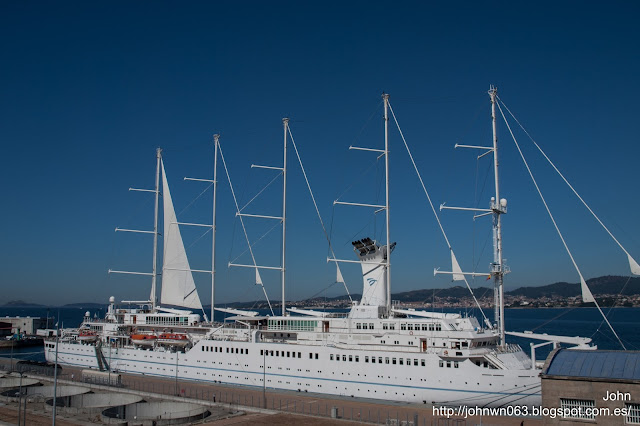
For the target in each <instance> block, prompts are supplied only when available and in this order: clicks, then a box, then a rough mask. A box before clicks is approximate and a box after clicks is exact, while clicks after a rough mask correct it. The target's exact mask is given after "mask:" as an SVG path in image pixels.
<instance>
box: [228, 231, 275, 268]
mask: <svg viewBox="0 0 640 426" xmlns="http://www.w3.org/2000/svg"><path fill="white" fill-rule="evenodd" d="M278 226H280V222H277V223H276V224H275V225H273V226H272V227H271V229H269V230H268V231H267V232H265V233H264V234H263V235H262V236H261V237H260V238H258V239H257V240H256V241H254V242H253V244H251V247H254V246H255V245H256V244H258V243H259V242H260V240H262V239H263V238H264V237H266V236H267V235H268V234H269V233H270V232H271V231H273V230H274V229H275V228H276V227H278ZM247 251H249V249H248V248H246V249H245V250H244V251H243V252H242V253H240V254H239V255H238V256H237V257H236V258H235V259H233V260H231V263H234V262H235V261H236V260H238V259H240V257H242V255H243V254H245V253H246V252H247Z"/></svg>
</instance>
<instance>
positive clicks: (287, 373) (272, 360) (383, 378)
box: [45, 340, 541, 406]
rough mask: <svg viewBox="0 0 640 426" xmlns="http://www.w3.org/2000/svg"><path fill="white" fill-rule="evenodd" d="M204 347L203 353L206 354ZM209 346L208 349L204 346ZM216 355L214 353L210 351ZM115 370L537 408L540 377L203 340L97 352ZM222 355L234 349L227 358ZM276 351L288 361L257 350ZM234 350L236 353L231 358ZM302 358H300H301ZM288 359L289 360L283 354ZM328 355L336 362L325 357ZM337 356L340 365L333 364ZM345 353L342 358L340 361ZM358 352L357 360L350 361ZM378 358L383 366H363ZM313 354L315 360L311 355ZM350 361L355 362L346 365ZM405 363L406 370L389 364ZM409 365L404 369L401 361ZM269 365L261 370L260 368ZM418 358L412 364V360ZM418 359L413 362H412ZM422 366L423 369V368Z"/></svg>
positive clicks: (62, 358) (429, 358) (89, 354)
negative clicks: (185, 347)
mask: <svg viewBox="0 0 640 426" xmlns="http://www.w3.org/2000/svg"><path fill="white" fill-rule="evenodd" d="M203 347H204V348H205V350H203ZM207 347H209V348H211V350H210V351H206V348H207ZM216 347H217V348H219V352H212V351H213V350H214V348H216ZM101 350H102V353H103V355H104V359H105V360H106V361H107V363H108V364H109V365H110V366H111V369H112V371H117V372H121V373H133V374H142V375H149V376H157V377H166V378H171V379H175V378H176V356H178V360H177V365H178V369H179V372H178V377H179V379H180V380H193V381H199V382H220V383H225V384H233V385H240V386H250V387H257V388H262V386H263V378H266V387H267V388H269V389H283V390H294V391H303V392H314V393H319V394H330V395H344V396H352V397H359V398H373V399H382V400H387V401H388V400H393V401H401V402H407V403H436V404H448V405H459V404H466V405H471V406H476V405H477V406H503V405H513V404H517V405H529V406H531V405H538V404H540V402H541V397H540V378H539V377H538V371H537V370H495V369H488V368H484V367H481V366H477V365H476V364H474V363H473V362H471V361H470V360H468V359H466V360H461V361H460V362H459V363H458V367H457V368H454V366H453V365H454V364H453V362H451V367H449V368H447V367H446V363H445V366H443V367H440V366H439V363H440V361H441V360H442V358H441V357H440V356H438V355H436V354H433V353H418V352H416V353H404V352H395V351H375V352H374V351H365V350H344V349H338V348H336V347H329V346H314V345H309V346H305V345H300V344H295V345H292V344H283V343H249V342H229V341H217V340H203V341H200V342H199V343H198V344H196V345H195V346H194V347H193V348H192V349H191V350H189V351H188V352H186V353H181V352H178V353H177V354H176V353H172V352H168V351H163V350H157V349H156V350H145V349H141V348H137V349H136V348H112V349H110V348H109V347H108V346H107V347H102V349H101ZM227 350H230V351H232V353H228V352H227ZM261 350H262V351H264V350H267V351H274V352H273V353H274V354H275V353H276V351H278V353H279V354H282V353H283V352H284V354H285V356H282V355H279V356H266V355H262V356H261V355H260V352H261ZM236 351H237V353H236ZM298 353H300V357H298ZM45 354H46V358H47V361H49V362H54V361H55V342H47V345H45ZM287 354H288V355H289V356H287ZM330 355H333V356H334V360H330ZM336 355H339V356H340V361H336V360H335V358H336ZM343 355H344V356H345V358H346V361H343V360H342V358H343ZM356 355H357V356H358V362H355V358H356ZM372 355H375V356H376V358H379V357H381V358H382V359H383V360H384V359H385V358H389V360H390V361H389V364H386V363H384V362H383V363H382V364H380V363H378V362H377V363H375V364H372V363H370V362H369V363H365V362H364V360H365V356H372ZM316 356H317V358H316ZM349 357H351V359H352V361H349ZM399 357H402V358H403V365H400V364H399V361H397V360H396V362H397V363H396V364H395V365H393V364H392V360H394V359H398V358H399ZM407 358H408V359H410V360H411V365H407V363H406V359H407ZM263 359H264V361H266V368H264V367H263V366H264V365H265V363H263ZM414 360H415V361H414ZM58 362H59V363H60V364H62V365H72V366H77V367H82V368H98V360H97V358H96V351H95V346H93V345H83V344H77V343H63V342H61V343H60V347H59V351H58ZM415 362H417V364H418V365H414V363H415ZM423 364H424V365H423Z"/></svg>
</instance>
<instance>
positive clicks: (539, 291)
mask: <svg viewBox="0 0 640 426" xmlns="http://www.w3.org/2000/svg"><path fill="white" fill-rule="evenodd" d="M587 284H588V285H589V288H590V289H591V292H592V293H593V294H594V295H605V294H608V295H622V296H632V295H640V277H621V276H615V275H607V276H604V277H598V278H591V279H589V280H587ZM473 291H474V293H475V295H476V297H478V298H483V297H485V296H486V297H493V289H492V288H490V287H476V288H474V289H473ZM505 294H506V295H507V296H516V297H517V296H521V297H526V298H528V299H540V298H543V297H548V298H552V297H563V298H568V297H576V296H579V295H580V283H566V282H557V283H553V284H548V285H544V286H539V287H520V288H518V289H516V290H511V291H507V292H505ZM434 296H435V297H437V298H438V299H441V298H450V299H461V298H465V297H469V290H467V288H466V287H461V286H454V287H448V288H437V289H422V290H412V291H405V292H401V293H394V294H392V295H391V298H392V299H393V300H399V301H401V302H430V301H431V300H432V299H433V298H434ZM351 297H352V298H353V300H360V298H361V297H362V295H361V294H358V293H354V294H352V295H351ZM346 300H348V297H347V295H342V296H336V297H315V298H312V299H306V300H302V301H298V302H292V304H294V305H297V306H301V305H315V304H318V303H327V302H340V301H346ZM271 302H272V304H274V305H275V304H279V301H275V300H272V301H271ZM3 306H4V307H34V308H35V307H46V305H39V304H35V303H28V302H24V301H22V300H14V301H11V302H8V303H6V304H5V305H3ZM105 306H106V305H105V304H103V303H70V304H67V305H64V306H61V307H63V308H78V309H95V308H104V307H105ZM217 306H226V307H235V308H253V309H259V308H264V307H266V301H264V300H259V301H252V302H233V303H225V304H220V305H217ZM205 308H206V309H210V306H205Z"/></svg>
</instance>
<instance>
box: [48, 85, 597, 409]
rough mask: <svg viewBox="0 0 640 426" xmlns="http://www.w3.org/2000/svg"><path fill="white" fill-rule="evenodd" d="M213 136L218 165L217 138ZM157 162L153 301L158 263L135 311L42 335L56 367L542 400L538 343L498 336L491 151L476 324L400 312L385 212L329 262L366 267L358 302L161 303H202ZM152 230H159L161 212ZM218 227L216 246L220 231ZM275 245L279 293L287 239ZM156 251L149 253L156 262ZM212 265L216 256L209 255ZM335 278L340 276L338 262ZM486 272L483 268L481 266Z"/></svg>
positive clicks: (419, 398) (380, 395)
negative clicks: (267, 311)
mask: <svg viewBox="0 0 640 426" xmlns="http://www.w3.org/2000/svg"><path fill="white" fill-rule="evenodd" d="M489 93H490V95H491V102H492V112H493V120H494V141H493V142H494V145H493V147H490V149H492V150H493V152H494V153H495V152H497V139H496V138H495V116H496V114H495V103H496V102H495V101H496V93H495V91H494V90H493V89H492V90H491V91H490V92H489ZM383 98H384V107H385V116H384V117H385V132H386V131H387V126H388V123H389V115H388V110H389V98H388V95H385V96H383ZM394 118H395V117H394ZM284 129H285V137H284V140H285V166H284V167H283V168H279V170H280V171H281V172H282V173H283V174H284V175H285V179H284V182H285V184H284V191H285V194H286V144H287V134H289V135H290V134H291V133H290V131H289V129H288V121H287V120H286V119H285V120H284ZM215 143H216V144H215V147H216V164H217V156H218V149H219V141H218V139H217V137H216V138H215ZM356 149H357V148H356ZM360 149H362V150H368V151H376V152H378V153H379V154H380V157H381V158H382V157H384V159H385V165H386V166H387V170H388V155H387V154H388V152H389V150H388V138H387V137H386V133H385V147H384V149H380V150H374V149H368V148H360ZM222 159H223V160H224V157H222ZM157 160H158V161H157V163H158V166H157V178H156V188H155V191H152V192H155V194H156V211H157V207H158V204H157V203H158V201H157V200H158V195H159V193H160V185H159V176H160V175H162V182H163V187H162V193H163V204H164V233H163V236H164V243H163V244H164V253H165V255H164V258H165V259H170V260H171V261H170V262H169V261H164V263H165V264H164V265H163V268H162V277H163V279H162V281H163V282H162V296H161V300H160V304H157V303H156V296H155V292H156V289H155V284H156V283H155V277H156V275H157V273H156V271H155V270H154V271H153V272H152V273H150V274H148V275H151V276H152V291H151V296H150V299H149V301H144V302H138V303H139V304H140V307H139V308H136V309H131V308H119V307H117V306H116V304H115V299H114V298H113V297H112V298H111V299H110V305H109V309H108V312H107V315H106V317H105V318H104V319H101V320H92V319H91V316H90V315H89V313H87V316H86V318H85V321H84V322H83V324H82V325H81V327H80V328H79V329H75V330H63V332H62V334H61V337H60V338H59V339H57V340H56V339H50V340H48V341H46V342H45V354H46V358H47V360H48V361H49V362H55V361H56V360H57V362H58V363H60V364H62V365H72V366H77V367H82V368H94V369H99V370H111V371H114V372H123V373H134V374H142V375H148V376H157V377H166V378H171V379H175V378H178V379H179V380H192V381H197V382H211V383H224V384H232V385H239V386H249V387H257V388H263V387H265V388H268V389H286V390H293V391H300V392H312V393H318V394H330V395H344V396H350V397H357V398H372V399H380V400H385V401H389V400H392V401H401V402H407V403H425V404H442V405H460V404H467V405H473V406H491V407H495V406H505V405H516V404H517V405H537V404H540V402H541V396H540V392H541V382H540V377H539V373H540V369H539V367H540V366H539V365H536V362H535V352H534V349H535V346H533V345H532V355H533V358H534V359H533V360H532V357H530V356H529V355H528V354H526V353H525V352H524V351H523V350H522V349H521V347H520V346H518V345H512V344H507V343H506V341H505V334H510V333H506V332H505V328H504V311H503V307H504V302H503V299H502V278H503V275H504V274H505V273H506V272H508V269H507V268H506V267H505V266H504V265H503V260H502V245H501V244H502V238H501V230H500V217H501V215H502V214H504V213H506V201H503V200H502V199H501V198H500V197H499V194H498V188H499V186H498V176H497V160H496V197H495V198H492V202H491V206H490V208H489V209H487V210H484V212H486V214H491V215H493V216H494V220H493V226H494V235H495V236H496V237H495V238H494V242H495V244H496V247H495V250H494V253H495V257H494V262H493V263H492V265H491V271H490V274H491V275H490V276H491V277H492V278H493V279H494V283H495V299H496V301H497V305H496V306H497V307H496V322H495V323H494V324H492V323H490V322H489V321H482V322H480V321H478V320H477V319H476V318H475V317H471V316H462V315H460V314H450V313H439V312H426V311H418V310H413V309H403V308H401V307H399V306H396V305H394V304H392V301H391V296H390V295H391V289H390V276H391V275H390V268H391V261H390V257H391V254H392V252H393V248H394V246H395V243H393V244H389V241H390V240H389V233H388V230H389V226H388V225H389V224H388V214H387V228H386V229H387V238H386V241H387V242H386V244H381V243H378V242H376V241H373V240H372V239H369V238H364V239H361V240H358V241H355V242H353V248H354V252H355V258H354V259H352V260H344V261H340V260H337V259H335V258H332V259H329V260H331V261H335V262H336V264H337V263H338V262H356V263H360V265H361V268H362V288H363V290H362V299H361V300H360V301H359V302H354V303H353V304H352V307H351V309H350V310H349V312H347V313H344V314H335V313H333V314H332V313H326V312H320V311H314V310H305V309H297V308H290V309H285V304H284V297H283V303H282V305H283V312H282V314H281V315H280V316H275V315H272V316H261V315H260V314H259V313H258V312H250V311H242V310H233V309H224V311H226V312H228V313H231V314H233V315H234V316H232V317H230V318H227V320H226V321H225V322H224V323H223V324H213V323H210V322H208V321H204V322H203V321H201V320H200V315H199V314H196V313H192V311H191V310H178V309H169V308H164V307H162V305H165V306H168V305H172V306H183V307H185V308H187V309H192V310H197V309H202V305H201V303H200V299H199V296H198V293H197V291H196V289H195V285H194V283H193V278H192V276H191V272H192V270H191V269H190V267H189V264H188V261H187V259H186V254H185V252H184V246H183V243H182V240H181V238H180V232H179V230H178V222H177V221H176V219H175V212H174V210H173V206H172V205H171V197H170V195H169V187H168V183H167V178H166V175H165V173H164V165H163V164H162V160H161V155H160V150H158V155H157ZM216 167H217V166H216ZM225 168H226V165H225ZM387 177H388V176H387ZM216 180H217V178H216V177H215V172H214V179H213V181H211V182H212V183H213V188H214V206H215V189H216V186H217V181H216ZM425 192H426V190H425ZM388 200H389V197H388V179H387V197H386V204H385V205H380V206H375V205H364V206H369V207H374V208H377V209H380V210H385V211H387V212H388V210H389V204H388ZM496 200H500V201H496ZM344 204H355V203H344ZM434 212H435V210H434ZM285 214H286V204H285V205H284V207H283V214H282V217H281V218H278V219H280V220H281V221H282V223H283V232H284V223H285ZM239 215H240V214H239ZM186 225H189V224H186ZM209 226H211V225H209ZM213 230H214V231H215V207H214V218H213ZM443 232H444V231H443ZM153 233H154V234H155V235H154V238H157V235H158V230H157V214H156V226H155V229H154V231H153ZM213 235H214V247H215V232H214V233H213ZM445 238H446V237H445ZM447 242H448V240H447ZM283 245H284V239H283ZM389 247H391V249H389ZM449 249H451V246H449ZM282 252H283V259H282V264H281V272H282V276H283V295H284V253H285V250H284V247H283V251H282ZM167 253H170V255H167ZM214 253H215V251H214ZM155 256H156V254H155V253H154V265H155ZM214 256H215V254H214ZM451 256H452V267H453V269H452V272H449V274H451V275H452V276H453V278H454V279H464V276H465V275H469V274H465V273H464V272H462V271H461V269H460V267H459V265H458V262H457V260H456V259H455V256H454V255H453V250H451ZM212 264H215V258H214V259H212ZM249 266H251V265H249ZM253 267H254V268H255V270H256V283H258V284H260V281H261V280H260V277H259V270H260V268H261V267H260V266H257V265H255V264H254V265H253ZM154 269H155V268H154ZM213 269H214V268H213V267H212V271H208V272H210V273H211V274H212V287H213V277H214V276H215V271H214V270H213ZM272 269H273V268H272ZM111 272H124V271H111ZM199 272H206V271H199ZM438 272H439V271H438ZM338 275H339V276H340V275H341V274H340V272H339V269H338ZM475 275H481V274H475ZM482 275H484V276H487V275H488V273H484V274H482ZM587 291H588V289H587ZM212 294H213V288H212ZM212 302H213V296H212ZM131 303H132V302H129V304H131ZM212 306H213V304H212ZM221 310H222V309H221ZM212 318H213V315H212ZM512 334H516V335H524V333H512ZM526 335H527V336H528V337H533V338H538V339H540V340H545V341H547V342H550V343H553V344H559V343H569V344H573V345H577V346H578V347H581V348H592V346H589V344H590V342H591V341H590V339H585V338H570V337H560V336H547V335H544V336H541V335H533V334H531V333H527V334H526ZM538 346H540V345H538Z"/></svg>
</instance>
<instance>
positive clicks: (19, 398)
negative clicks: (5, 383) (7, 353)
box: [12, 346, 26, 426]
mask: <svg viewBox="0 0 640 426" xmlns="http://www.w3.org/2000/svg"><path fill="white" fill-rule="evenodd" d="M12 347H13V346H12ZM22 376H24V373H23V372H22V371H21V372H20V388H19V390H18V426H20V421H21V418H20V413H21V412H22V410H21V408H22ZM25 414H26V413H25Z"/></svg>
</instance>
